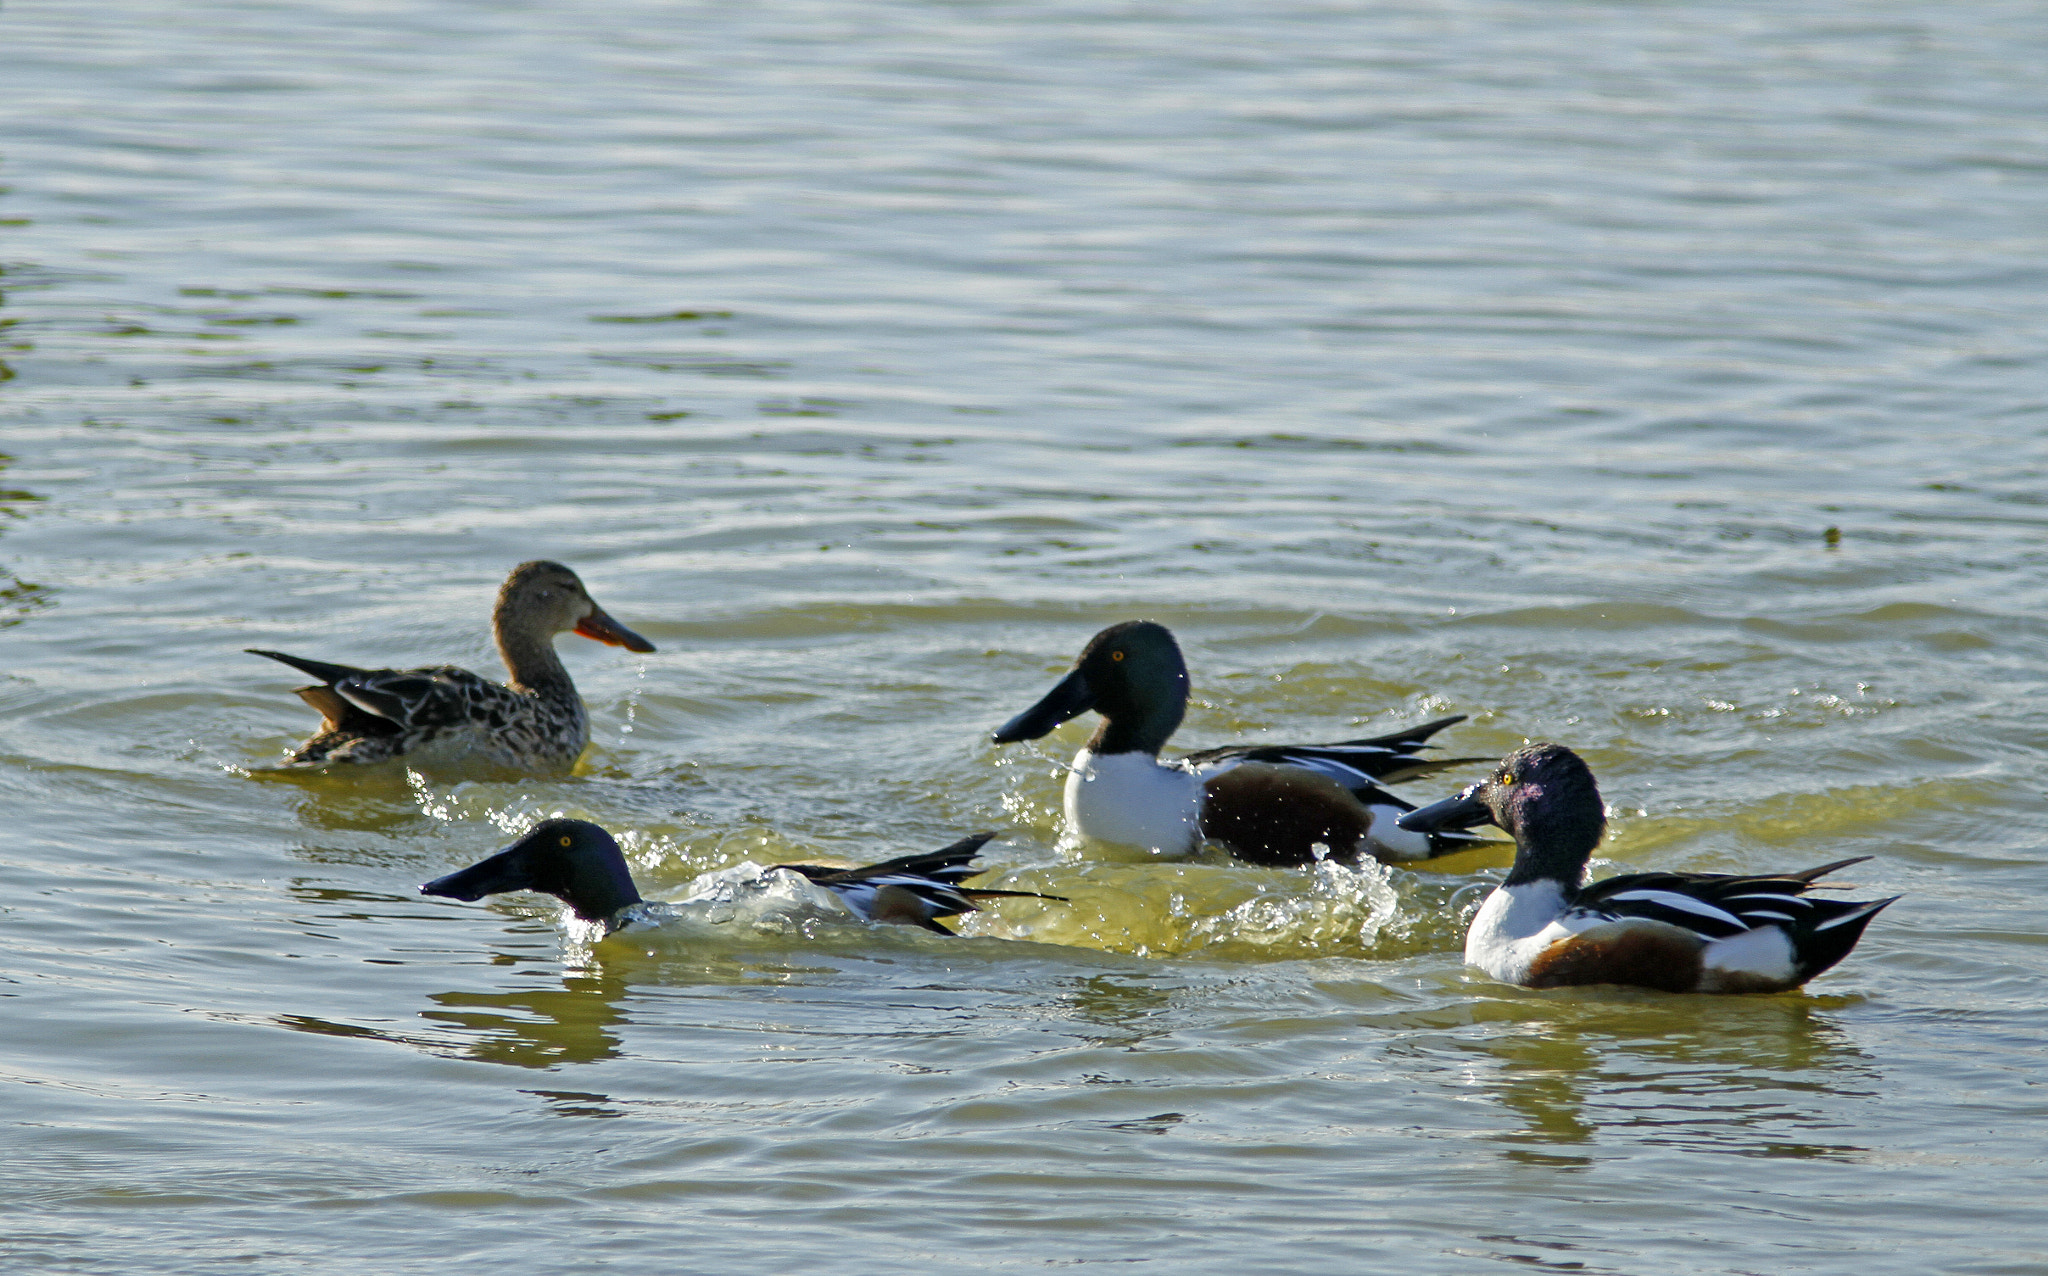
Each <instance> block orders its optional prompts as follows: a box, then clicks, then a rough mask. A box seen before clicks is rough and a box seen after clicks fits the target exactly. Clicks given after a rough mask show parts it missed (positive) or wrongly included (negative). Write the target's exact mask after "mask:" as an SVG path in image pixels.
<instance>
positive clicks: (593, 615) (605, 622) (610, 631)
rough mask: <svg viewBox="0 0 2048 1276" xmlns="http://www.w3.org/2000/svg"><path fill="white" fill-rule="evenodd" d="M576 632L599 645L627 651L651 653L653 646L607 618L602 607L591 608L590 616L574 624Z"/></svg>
mask: <svg viewBox="0 0 2048 1276" xmlns="http://www.w3.org/2000/svg"><path fill="white" fill-rule="evenodd" d="M576 632H577V633H579V634H582V635H583V636H584V637H585V638H595V639H597V640H598V641H599V642H601V643H607V644H609V645H611V646H614V647H624V648H625V649H626V650H627V651H653V650H654V644H653V643H651V642H649V641H647V640H646V639H645V638H642V637H641V636H640V635H639V634H636V633H634V632H633V631H632V630H630V629H628V628H626V627H625V626H624V625H622V624H620V623H619V622H618V621H616V620H613V619H612V618H611V617H610V616H607V615H606V614H605V612H604V608H602V607H593V608H591V609H590V614H589V615H588V616H585V617H584V618H583V619H581V620H579V621H577V622H576Z"/></svg>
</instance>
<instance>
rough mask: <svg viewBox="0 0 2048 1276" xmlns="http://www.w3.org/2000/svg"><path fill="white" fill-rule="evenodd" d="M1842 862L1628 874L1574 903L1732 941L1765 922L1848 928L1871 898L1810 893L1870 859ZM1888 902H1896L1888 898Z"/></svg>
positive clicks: (1802, 928) (1795, 929) (1790, 927)
mask: <svg viewBox="0 0 2048 1276" xmlns="http://www.w3.org/2000/svg"><path fill="white" fill-rule="evenodd" d="M1869 858H1870V856H1868V855H1859V856H1856V857H1855V858H1854V859H1846V860H1836V861H1835V862H1834V863H1832V864H1823V865H1821V866H1820V867H1819V868H1809V869H1807V870H1805V871H1804V872H1800V873H1777V874H1772V875H1769V876H1763V877H1742V876H1737V875H1735V874H1730V873H1628V874H1624V875H1623V876H1620V877H1610V878H1607V879H1605V880H1604V881H1598V882H1595V883H1593V884H1592V885H1591V886H1588V887H1586V888H1585V889H1584V890H1582V891H1580V892H1579V894H1578V897H1577V898H1576V899H1575V900H1574V901H1573V904H1574V907H1576V908H1578V909H1582V910H1585V911H1587V912H1591V913H1597V914H1599V915H1600V916H1603V917H1612V918H1623V917H1639V918H1643V919H1645V920H1647V921H1656V922H1663V923H1665V924H1667V925H1671V926H1677V927H1681V928H1683V929H1685V930H1690V931H1693V932H1695V933H1696V934H1698V935H1700V936H1701V937H1703V938H1705V939H1708V940H1716V939H1727V938H1728V937H1730V936H1732V935H1739V934H1741V933H1742V932H1744V931H1747V930H1754V929H1756V928H1757V927H1759V926H1779V927H1783V928H1784V929H1785V930H1787V931H1790V932H1792V933H1794V934H1795V935H1797V934H1799V933H1801V932H1807V931H1813V932H1822V931H1827V930H1830V929H1832V928H1834V927H1836V926H1838V925H1845V924H1847V923H1848V922H1849V921H1851V920H1853V919H1854V918H1855V917H1856V916H1857V915H1858V914H1860V913H1862V912H1863V911H1864V910H1867V909H1868V908H1869V907H1870V901H1866V900H1837V899H1815V898H1813V897H1811V896H1809V895H1808V894H1807V893H1806V892H1807V891H1808V890H1810V889H1812V887H1813V885H1814V883H1815V882H1816V881H1817V880H1819V879H1820V878H1822V877H1825V876H1827V875H1828V874H1829V873H1832V872H1834V871H1835V870H1836V869H1841V868H1847V867H1849V866H1850V865H1851V864H1861V863H1863V862H1864V861H1865V860H1867V859H1869ZM1883 902H1884V903H1890V902H1891V901H1890V900H1885V901H1883Z"/></svg>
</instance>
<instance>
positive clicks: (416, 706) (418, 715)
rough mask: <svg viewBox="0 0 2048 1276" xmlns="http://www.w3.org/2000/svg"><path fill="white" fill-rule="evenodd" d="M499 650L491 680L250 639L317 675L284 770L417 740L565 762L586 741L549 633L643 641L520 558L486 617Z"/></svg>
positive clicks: (304, 692) (586, 723)
mask: <svg viewBox="0 0 2048 1276" xmlns="http://www.w3.org/2000/svg"><path fill="white" fill-rule="evenodd" d="M491 631H492V633H493V634H494V635H495V636H496V638H497V640H498V654H499V655H500V656H502V657H504V660H505V668H506V669H507V670H509V671H510V672H511V674H512V678H511V681H510V682H508V683H496V682H492V681H490V680H489V679H487V678H482V677H479V676H477V675H476V674H473V673H471V672H470V671H469V670H467V669H457V668H455V667H454V666H453V665H441V666H438V667H434V668H424V669H357V668H353V667H352V666H349V665H331V664H327V663H326V662H324V661H319V660H306V659H303V658H301V657H298V656H287V655H285V654H284V653H283V652H281V651H264V650H262V649H261V648H257V647H251V648H249V649H248V650H249V651H250V652H251V653H252V654H254V655H258V656H268V657H270V658H271V659H272V660H281V661H283V662H284V663H285V664H288V665H290V666H292V667H293V668H294V669H297V670H299V671H300V672H302V673H307V674H310V675H312V676H313V677H315V678H318V679H319V680H320V682H319V684H318V685H316V686H311V687H300V688H299V689H298V691H299V698H300V699H302V700H304V701H305V702H306V703H307V704H309V705H312V706H313V707H314V708H315V709H318V710H319V711H320V715H321V717H322V718H323V719H324V721H322V722H321V724H320V730H319V731H318V732H317V733H315V734H314V736H313V737H312V738H311V739H309V740H307V741H306V742H305V743H304V744H302V745H300V746H299V747H298V748H297V749H294V750H293V751H292V753H291V756H290V757H288V758H286V759H285V765H286V766H292V767H314V766H324V765H326V764H327V763H330V762H382V761H384V760H385V759H387V758H395V757H397V756H399V755H400V754H403V753H409V752H411V751H412V750H414V749H418V748H421V747H423V746H425V745H428V744H437V745H443V746H452V747H454V748H456V749H459V750H466V751H473V752H476V753H480V754H482V755H483V756H484V757H486V758H487V759H489V760H490V761H493V762H497V763H499V764H501V765H505V766H510V767H517V768H519V769H521V770H552V769H561V768H565V767H568V766H571V765H573V764H574V763H575V761H576V759H577V758H579V757H581V756H582V754H583V748H584V746H585V745H587V744H589V743H590V718H589V715H588V713H587V712H586V711H585V710H584V708H583V698H582V697H581V696H579V695H577V694H576V685H575V684H574V683H572V682H570V681H569V671H568V670H567V669H565V668H563V667H562V660H561V657H560V656H558V655H556V654H555V635H556V634H559V633H564V632H574V633H578V634H581V635H583V636H584V637H585V638H595V639H597V641H599V642H602V643H608V644H610V645H611V646H614V647H624V648H625V649H626V650H628V651H653V650H654V644H653V643H651V642H648V641H647V640H646V639H645V638H642V637H641V636H640V635H639V634H636V633H634V632H633V631H632V630H630V629H628V628H626V627H625V626H624V625H621V624H620V623H619V622H618V621H616V620H613V619H612V618H611V617H610V616H608V615H606V614H605V612H604V609H603V608H601V607H599V606H598V605H597V604H596V603H595V602H593V601H591V598H590V593H589V591H588V590H586V589H584V588H583V582H582V581H580V580H578V579H577V578H576V573H575V572H572V571H570V570H569V569H568V568H566V567H564V566H562V565H561V564H560V563H550V562H542V561H535V562H531V563H521V564H519V566H517V567H515V568H513V569H512V574H511V575H510V576H507V577H506V578H505V584H504V586H503V588H501V589H499V590H498V605H497V608H496V609H495V610H494V611H493V612H492V613H491Z"/></svg>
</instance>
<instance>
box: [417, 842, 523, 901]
mask: <svg viewBox="0 0 2048 1276" xmlns="http://www.w3.org/2000/svg"><path fill="white" fill-rule="evenodd" d="M532 889H533V872H532V870H531V869H530V868H529V867H528V865H527V864H526V862H525V856H524V854H523V853H522V852H521V850H520V848H519V847H517V846H514V847H509V848H507V849H505V850H502V851H499V852H498V853H497V854H496V855H493V856H491V857H490V858H489V859H487V860H478V861H477V862H476V863H474V864H471V865H470V866H469V867H468V868H460V869H457V870H455V871H454V872H453V873H449V874H447V875H445V876H442V877H437V878H435V879H434V880H433V881H431V882H428V883H427V884H426V885H424V886H422V887H420V894H422V895H440V896H443V897H445V898H448V899H459V900H461V901H463V902H464V903H468V904H474V903H475V902H476V901H478V900H480V899H482V898H483V897H484V896H486V895H503V894H505V893H506V892H507V891H527V890H532Z"/></svg>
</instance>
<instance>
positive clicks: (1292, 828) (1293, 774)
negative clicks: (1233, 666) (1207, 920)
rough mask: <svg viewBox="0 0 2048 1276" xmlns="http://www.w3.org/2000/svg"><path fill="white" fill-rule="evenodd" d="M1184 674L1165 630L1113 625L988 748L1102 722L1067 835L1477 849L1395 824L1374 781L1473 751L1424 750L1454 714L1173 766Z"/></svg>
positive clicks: (1078, 773) (1286, 850) (1285, 861)
mask: <svg viewBox="0 0 2048 1276" xmlns="http://www.w3.org/2000/svg"><path fill="white" fill-rule="evenodd" d="M1187 704H1188V669H1187V664H1186V662H1185V661H1183V660H1182V659H1181V654H1180V644H1178V643H1177V642H1175V641H1174V639H1173V634H1172V633H1170V632H1168V630H1167V628H1166V626H1164V625H1161V624H1157V623H1154V622H1153V621H1149V620H1131V621H1125V622H1124V623H1123V624H1120V625H1111V626H1110V627H1109V628H1107V629H1105V630H1103V631H1102V632H1101V633H1099V634H1097V635H1095V637H1094V638H1092V639H1090V640H1089V642H1088V645H1087V647H1086V648H1084V649H1083V650H1082V652H1081V658H1080V659H1079V660H1078V661H1076V662H1075V664H1074V670H1073V672H1072V673H1070V674H1068V675H1067V676H1066V677H1065V678H1063V679H1061V681H1060V682H1059V684H1058V685H1056V686H1055V687H1053V689H1052V690H1051V691H1049V692H1047V693H1046V695H1045V697H1044V698H1043V699H1042V700H1040V701H1039V702H1038V703H1037V704H1035V705H1033V706H1031V707H1030V708H1029V709H1026V710H1025V711H1024V712H1022V713H1020V714H1018V715H1017V716H1016V717H1014V718H1012V719H1010V720H1009V721H1008V722H1006V723H1004V724H1003V725H1002V726H1001V727H999V728H997V730H996V732H995V735H994V737H993V739H994V742H995V743H997V744H1010V743H1013V742H1015V741H1018V740H1036V739H1038V738H1039V737H1040V736H1043V735H1045V734H1047V733H1048V732H1050V731H1051V730H1052V729H1053V728H1054V727H1056V726H1058V725H1059V724H1060V723H1062V722H1065V721H1067V720H1068V719H1069V718H1073V717H1077V716H1079V715H1080V714H1083V713H1086V712H1087V711H1088V710H1090V709H1093V710H1095V711H1096V712H1097V713H1099V714H1101V715H1102V725H1101V726H1100V727H1098V728H1097V729H1096V732H1095V734H1094V735H1093V736H1091V737H1090V738H1089V740H1088V743H1087V744H1085V745H1083V746H1082V747H1081V751H1080V752H1079V753H1077V754H1075V755H1074V762H1073V766H1072V768H1071V769H1070V770H1069V771H1068V773H1067V786H1066V815H1067V829H1068V831H1069V832H1070V833H1071V834H1074V835H1077V836H1080V837H1088V838H1098V839H1100V840H1102V841H1105V842H1119V843H1122V844H1124V845H1127V846H1140V847H1145V848H1148V849H1152V850H1157V851H1161V852H1163V853H1165V854H1169V855H1183V854H1186V853H1188V852H1189V851H1192V850H1193V849H1194V848H1195V847H1197V846H1199V845H1200V844H1201V842H1202V841H1203V840H1204V839H1208V840H1212V841H1216V842H1221V843H1222V844H1223V845H1225V846H1227V847H1229V848H1230V852H1231V854H1233V855H1235V856H1236V857H1237V858H1239V859H1241V860H1247V861H1249V862H1251V863H1253V864H1269V865H1281V866H1284V865H1299V864H1310V863H1313V862H1315V861H1316V860H1317V859H1320V858H1323V857H1324V856H1332V855H1334V856H1339V857H1345V856H1356V855H1371V856H1374V857H1377V858H1379V859H1381V860H1386V861H1389V862H1399V861H1402V860H1418V859H1427V858H1429V857H1431V856H1434V855H1442V854H1444V853H1445V852H1447V851H1451V850H1457V849H1460V848H1462V847H1465V846H1471V845H1474V844H1477V843H1478V842H1479V841H1480V839H1478V838H1476V837H1474V836H1473V835H1471V834H1469V833H1465V832H1462V831H1456V830H1453V831H1449V832H1444V833H1421V832H1411V831H1409V830H1406V829H1403V828H1400V827H1397V826H1396V823H1395V821H1396V819H1397V818H1398V817H1399V816H1401V815H1403V814H1405V813H1407V812H1409V811H1412V810H1414V809H1415V807H1414V805H1413V804H1412V803H1409V802H1404V801H1402V800H1401V799H1400V798H1398V797H1395V796H1394V795H1393V794H1392V793H1390V792H1388V791H1387V790H1386V789H1385V788H1384V787H1382V786H1383V785H1384V784H1390V783H1393V782H1395V781H1399V780H1406V779H1411V778H1413V777H1415V776H1418V775H1427V774H1429V773H1430V772H1432V771H1438V770H1441V769H1443V768H1445V767H1450V766H1458V765H1460V764H1462V763H1467V762H1480V761H1484V760H1485V759H1483V758H1445V759H1432V758H1425V757H1421V756H1419V752H1420V750H1422V749H1425V748H1429V747H1433V746H1430V745H1429V744H1428V740H1429V737H1431V736H1433V735H1435V734H1436V733H1437V732H1439V731H1441V730H1443V729H1444V728H1445V727H1448V726H1451V725H1452V724H1454V723H1458V722H1463V721H1464V720H1465V719H1464V716H1463V715H1462V714H1461V715H1458V716H1456V717H1449V718H1438V719H1436V720H1435V721H1433V722H1425V723H1422V724H1421V725H1419V726H1414V727H1409V728H1407V729H1405V730H1402V731H1396V732H1393V733H1391V734H1389V735H1383V736H1373V737H1371V738H1369V739H1363V740H1344V741H1340V742H1338V743H1335V744H1299V745H1241V746H1236V747H1231V748H1222V749H1205V750H1203V751H1201V752H1199V753H1190V754H1188V755H1187V756H1185V757H1182V758H1177V759H1175V760H1173V761H1171V762H1162V761H1160V759H1159V750H1160V749H1162V748H1164V747H1165V745H1166V742H1167V740H1168V739H1169V738H1171V737H1172V735H1173V733H1174V731H1175V730H1176V729H1177V728H1178V727H1179V726H1180V722H1181V718H1182V717H1183V716H1184V715H1185V714H1186V712H1187Z"/></svg>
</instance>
